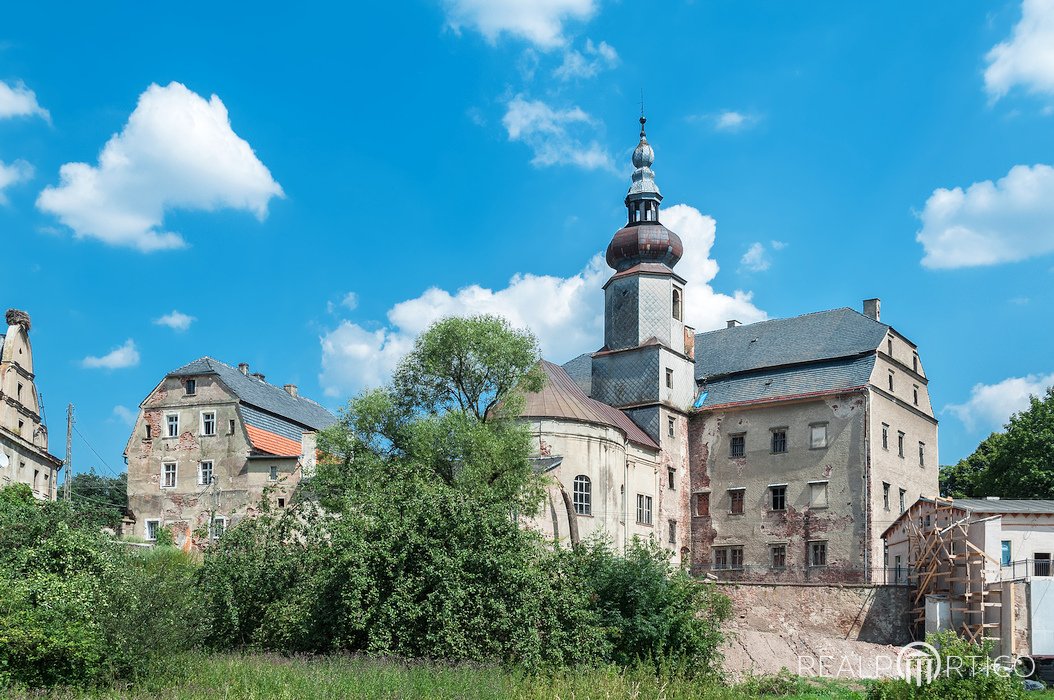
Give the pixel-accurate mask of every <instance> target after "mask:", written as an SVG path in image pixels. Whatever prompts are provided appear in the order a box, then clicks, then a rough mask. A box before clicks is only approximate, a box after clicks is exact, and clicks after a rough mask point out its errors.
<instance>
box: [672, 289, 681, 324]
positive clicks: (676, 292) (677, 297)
mask: <svg viewBox="0 0 1054 700" xmlns="http://www.w3.org/2000/svg"><path fill="white" fill-rule="evenodd" d="M673 317H674V318H675V319H677V320H678V321H680V320H681V290H680V289H678V288H677V287H674V288H673Z"/></svg>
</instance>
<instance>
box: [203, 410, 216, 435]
mask: <svg viewBox="0 0 1054 700" xmlns="http://www.w3.org/2000/svg"><path fill="white" fill-rule="evenodd" d="M201 434H202V435H215V434H216V412H215V411H203V412H202V414H201Z"/></svg>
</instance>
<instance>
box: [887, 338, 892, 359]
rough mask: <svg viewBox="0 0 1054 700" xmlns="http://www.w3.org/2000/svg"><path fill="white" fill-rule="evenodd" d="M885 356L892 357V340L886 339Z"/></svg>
mask: <svg viewBox="0 0 1054 700" xmlns="http://www.w3.org/2000/svg"><path fill="white" fill-rule="evenodd" d="M886 354H887V355H889V356H890V357H893V339H892V338H886Z"/></svg>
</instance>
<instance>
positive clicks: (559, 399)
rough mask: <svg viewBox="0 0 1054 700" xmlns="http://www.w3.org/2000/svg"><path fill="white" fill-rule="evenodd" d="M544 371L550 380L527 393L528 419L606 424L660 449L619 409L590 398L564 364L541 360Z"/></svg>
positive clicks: (639, 441)
mask: <svg viewBox="0 0 1054 700" xmlns="http://www.w3.org/2000/svg"><path fill="white" fill-rule="evenodd" d="M542 370H543V371H544V372H545V374H546V376H547V378H548V381H546V383H545V388H543V389H542V390H541V391H540V392H538V393H536V394H527V396H526V405H525V406H524V409H523V413H522V414H521V415H522V416H523V417H525V418H566V419H569V420H576V421H581V422H583V423H597V424H600V425H607V426H610V427H612V428H615V429H617V430H619V431H621V432H622V433H623V434H624V435H625V436H626V439H627V440H629V441H630V442H633V443H636V444H638V445H642V446H644V447H648V448H650V449H653V450H657V449H659V446H658V445H656V444H655V441H654V440H652V439H651V438H650V437H649V436H648V434H647V433H645V432H644V431H643V430H641V429H640V427H639V426H638V425H637V424H636V423H634V422H633V419H631V418H630V417H629V416H627V415H626V414H625V413H623V412H622V411H620V410H619V409H617V408H615V407H613V406H608V405H607V404H606V403H601V402H600V401H597V400H596V399H593V398H590V397H589V396H588V395H587V394H586V392H584V391H582V388H581V387H579V386H578V384H576V383H575V381H574V380H573V379H571V377H570V376H568V374H567V372H565V371H564V368H563V367H560V366H559V365H554V364H553V363H552V362H547V361H545V360H542Z"/></svg>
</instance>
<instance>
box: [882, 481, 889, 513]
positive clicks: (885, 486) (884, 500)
mask: <svg viewBox="0 0 1054 700" xmlns="http://www.w3.org/2000/svg"><path fill="white" fill-rule="evenodd" d="M882 505H883V506H884V507H885V509H886V510H889V484H887V483H886V482H884V481H883V482H882Z"/></svg>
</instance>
